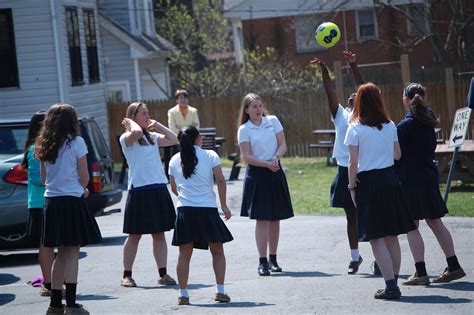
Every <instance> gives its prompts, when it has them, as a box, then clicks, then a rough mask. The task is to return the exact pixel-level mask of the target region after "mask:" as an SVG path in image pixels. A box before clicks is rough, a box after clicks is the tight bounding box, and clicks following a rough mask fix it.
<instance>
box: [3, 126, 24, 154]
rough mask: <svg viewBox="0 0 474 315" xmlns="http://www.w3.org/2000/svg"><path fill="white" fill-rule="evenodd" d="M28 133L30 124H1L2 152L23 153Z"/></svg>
mask: <svg viewBox="0 0 474 315" xmlns="http://www.w3.org/2000/svg"><path fill="white" fill-rule="evenodd" d="M27 134H28V126H23V127H18V126H14V127H13V126H0V154H21V153H22V152H23V148H24V147H25V142H26V136H27Z"/></svg>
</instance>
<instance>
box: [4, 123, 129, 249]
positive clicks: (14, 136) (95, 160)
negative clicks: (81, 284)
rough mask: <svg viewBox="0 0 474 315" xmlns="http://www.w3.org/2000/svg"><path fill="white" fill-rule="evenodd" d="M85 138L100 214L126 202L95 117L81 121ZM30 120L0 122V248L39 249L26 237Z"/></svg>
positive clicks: (91, 200)
mask: <svg viewBox="0 0 474 315" xmlns="http://www.w3.org/2000/svg"><path fill="white" fill-rule="evenodd" d="M79 123H80V127H81V137H83V138H84V141H85V142H86V145H87V150H88V154H87V165H88V169H89V174H90V181H89V184H88V185H87V187H88V189H89V192H90V194H89V197H87V198H86V201H87V205H88V208H89V210H90V211H91V212H92V213H94V214H96V213H98V212H100V211H101V210H103V209H104V208H105V207H108V206H111V205H114V204H116V203H118V202H120V200H121V199H122V191H121V190H120V189H117V188H115V185H114V165H113V161H112V158H111V157H110V150H109V148H108V146H107V143H106V142H105V139H104V137H103V135H102V132H101V131H100V129H99V126H98V125H97V123H96V121H95V120H94V118H89V117H82V118H80V119H79ZM28 125H29V120H0V249H13V248H28V247H36V246H38V244H31V241H29V239H28V238H27V237H25V236H26V234H25V233H26V227H27V223H28V218H29V210H28V206H27V200H28V194H27V181H28V173H27V172H26V171H25V170H23V169H22V168H21V167H20V163H21V160H22V158H23V154H22V152H23V148H24V144H25V140H26V135H27V133H28Z"/></svg>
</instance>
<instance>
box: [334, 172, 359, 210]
mask: <svg viewBox="0 0 474 315" xmlns="http://www.w3.org/2000/svg"><path fill="white" fill-rule="evenodd" d="M347 173H348V168H347V167H344V166H338V169H337V173H336V176H335V177H334V180H333V181H332V185H331V200H330V204H331V207H333V208H344V209H353V208H355V206H354V203H353V202H352V198H351V193H350V192H349V189H347V186H348V185H349V177H348V174H347Z"/></svg>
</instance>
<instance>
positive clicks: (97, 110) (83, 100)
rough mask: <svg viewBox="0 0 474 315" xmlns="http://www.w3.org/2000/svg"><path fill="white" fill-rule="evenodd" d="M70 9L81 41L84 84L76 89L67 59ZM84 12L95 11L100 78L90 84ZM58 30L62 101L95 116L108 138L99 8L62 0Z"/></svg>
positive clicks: (90, 1)
mask: <svg viewBox="0 0 474 315" xmlns="http://www.w3.org/2000/svg"><path fill="white" fill-rule="evenodd" d="M68 6H73V7H76V8H77V17H78V23H79V38H80V42H81V60H82V73H83V77H84V84H83V85H78V86H72V83H71V82H72V81H71V68H70V59H69V46H68V39H67V31H66V29H67V28H66V13H65V12H66V7H68ZM84 9H93V10H94V20H95V29H96V36H97V55H98V60H99V75H100V82H97V83H92V84H90V83H89V70H88V67H87V48H86V40H85V29H84V11H83V10H84ZM60 18H61V22H60V25H61V27H60V28H59V30H60V35H59V36H60V37H61V42H62V46H61V47H62V48H63V52H64V54H63V56H64V62H63V65H64V68H63V70H64V71H66V78H67V80H66V82H65V88H66V93H65V94H66V96H65V101H66V103H69V104H71V105H74V106H75V107H76V109H77V112H78V114H79V115H80V116H81V115H88V116H91V117H95V119H96V122H97V124H98V125H99V128H100V129H101V130H102V133H103V134H104V136H105V138H106V139H108V120H107V107H106V98H105V83H104V82H105V74H104V73H105V70H104V67H103V56H102V40H101V32H100V27H99V17H98V8H97V5H96V1H95V0H87V1H77V2H75V3H74V4H73V3H71V1H67V0H64V1H62V3H61V8H60Z"/></svg>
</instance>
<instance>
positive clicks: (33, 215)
mask: <svg viewBox="0 0 474 315" xmlns="http://www.w3.org/2000/svg"><path fill="white" fill-rule="evenodd" d="M29 210H30V217H29V218H28V227H27V231H26V235H27V236H28V239H30V240H31V241H33V242H34V243H35V244H39V243H40V242H41V235H42V234H43V225H44V215H43V208H29Z"/></svg>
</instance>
